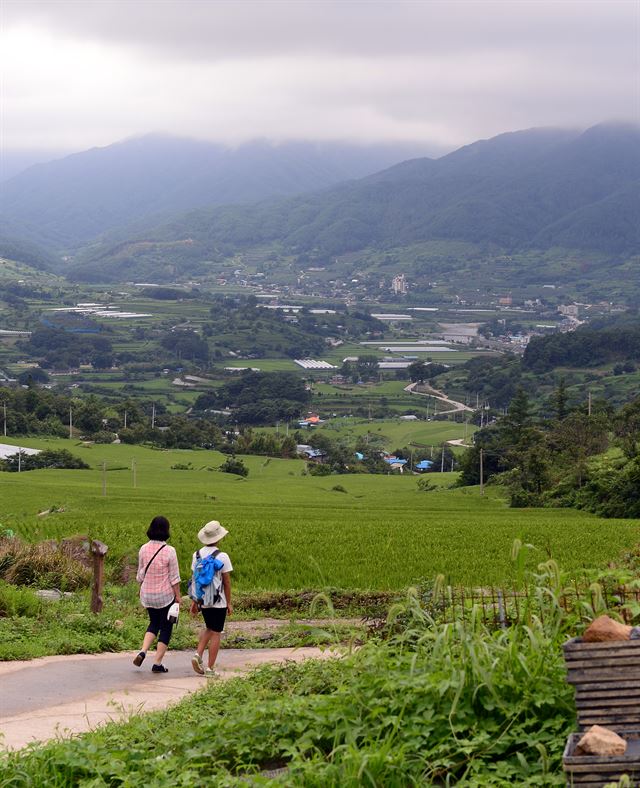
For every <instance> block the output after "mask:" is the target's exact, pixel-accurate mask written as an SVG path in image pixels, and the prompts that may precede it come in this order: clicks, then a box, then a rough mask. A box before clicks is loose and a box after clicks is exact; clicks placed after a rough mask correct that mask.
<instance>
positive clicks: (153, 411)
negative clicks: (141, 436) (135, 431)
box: [151, 402, 156, 430]
mask: <svg viewBox="0 0 640 788" xmlns="http://www.w3.org/2000/svg"><path fill="white" fill-rule="evenodd" d="M155 426H156V403H155V402H154V403H153V405H152V406H151V429H152V430H153V429H155Z"/></svg>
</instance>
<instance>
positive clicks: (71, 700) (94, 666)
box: [0, 648, 332, 749]
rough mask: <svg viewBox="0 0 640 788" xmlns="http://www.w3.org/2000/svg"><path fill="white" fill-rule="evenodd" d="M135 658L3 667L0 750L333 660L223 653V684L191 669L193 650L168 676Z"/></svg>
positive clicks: (172, 655) (269, 652) (270, 652)
mask: <svg viewBox="0 0 640 788" xmlns="http://www.w3.org/2000/svg"><path fill="white" fill-rule="evenodd" d="M136 653H137V652H135V651H131V652H123V653H119V654H87V655H77V656H56V657H43V658H41V659H33V660H27V661H24V662H4V663H0V737H1V738H0V748H9V749H17V748H20V747H24V746H25V745H27V744H29V742H33V741H46V740H48V739H51V738H54V737H63V736H70V735H72V734H74V733H84V732H86V731H89V730H92V729H93V728H95V727H96V726H98V725H101V724H104V723H106V722H111V721H122V720H124V719H126V718H127V717H128V716H129V715H131V714H132V713H136V712H140V711H153V710H154V709H160V708H164V707H166V706H167V705H169V704H170V703H175V702H176V701H179V700H180V699H181V698H183V697H184V696H185V695H188V694H189V693H190V692H194V691H196V690H198V689H200V688H202V687H204V686H205V685H206V684H207V682H208V681H220V680H224V679H226V678H231V677H233V676H238V675H242V674H243V673H246V672H247V671H249V670H251V668H254V667H256V666H257V665H263V664H265V663H274V662H285V661H288V660H292V661H295V662H300V661H301V660H303V659H308V658H316V659H317V658H322V657H328V656H332V653H331V652H330V651H321V650H320V649H318V648H296V649H293V648H271V649H269V648H265V649H221V651H220V654H219V656H218V662H217V665H216V670H217V671H218V673H219V678H216V679H206V678H205V677H204V676H199V675H198V674H196V673H195V672H194V671H193V668H192V667H191V656H192V654H193V651H171V650H169V651H168V652H167V656H166V657H165V660H164V664H165V666H166V667H167V668H168V669H169V672H168V673H164V674H161V673H152V672H151V665H152V664H153V653H151V654H149V656H148V657H147V659H146V661H145V662H144V663H143V665H142V667H140V668H136V667H135V665H133V663H132V660H133V658H134V656H135V655H136Z"/></svg>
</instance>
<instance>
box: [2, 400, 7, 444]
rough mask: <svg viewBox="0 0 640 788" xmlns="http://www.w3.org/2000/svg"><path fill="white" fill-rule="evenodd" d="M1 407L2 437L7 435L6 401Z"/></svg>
mask: <svg viewBox="0 0 640 788" xmlns="http://www.w3.org/2000/svg"><path fill="white" fill-rule="evenodd" d="M2 409H3V411H4V437H5V438H6V437H7V403H6V402H5V403H3V406H2Z"/></svg>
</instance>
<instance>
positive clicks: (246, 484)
mask: <svg viewBox="0 0 640 788" xmlns="http://www.w3.org/2000/svg"><path fill="white" fill-rule="evenodd" d="M10 442H12V443H17V442H16V441H10ZM21 445H23V446H32V447H41V448H42V447H45V446H49V447H54V446H57V447H60V448H63V447H64V448H69V449H71V450H72V451H73V453H74V454H76V455H78V456H81V457H82V458H83V459H84V460H85V461H87V462H88V463H90V464H91V466H92V469H91V470H85V471H64V470H60V471H57V470H44V471H31V472H28V473H21V474H17V473H12V474H9V473H0V523H2V524H3V525H4V526H5V527H8V528H12V529H13V530H14V531H16V533H17V534H19V535H20V536H23V537H25V538H27V539H30V540H42V539H47V538H60V537H63V536H70V535H74V534H88V535H90V536H91V537H93V538H99V539H102V540H103V541H105V542H106V543H107V544H108V545H109V546H110V553H111V556H112V557H118V556H122V555H123V554H132V555H135V552H136V551H137V548H138V546H139V545H140V544H141V543H142V542H143V541H144V539H145V537H144V531H145V529H146V526H147V524H148V522H149V520H150V519H151V518H152V517H153V516H155V515H157V514H163V515H166V516H167V517H169V519H170V520H171V522H172V526H173V534H172V543H173V544H174V545H175V546H176V548H177V550H178V554H179V557H180V560H181V565H182V568H183V576H186V575H187V568H188V560H189V557H190V555H191V552H192V551H193V550H194V549H195V547H196V546H197V545H196V540H195V536H196V533H197V531H198V528H199V527H200V526H201V525H202V524H203V523H204V522H205V521H207V520H209V519H212V518H216V519H219V520H221V521H222V522H223V524H224V525H226V526H227V527H228V528H229V530H230V535H229V536H228V537H227V539H226V540H225V547H226V548H227V550H228V551H229V552H230V554H231V556H232V559H233V562H234V565H235V573H234V580H235V581H236V584H237V587H238V588H239V589H240V590H243V591H253V590H278V589H302V588H324V587H336V588H338V587H341V588H353V589H356V588H357V589H399V588H402V587H406V586H408V585H410V584H412V583H415V582H417V581H419V580H421V579H426V578H432V577H434V576H435V575H436V574H438V573H443V574H445V575H446V576H447V578H448V580H449V582H451V583H454V584H465V585H480V584H489V583H499V582H508V579H509V577H510V575H511V571H512V567H511V563H510V551H511V545H512V543H513V540H514V539H515V538H520V539H521V540H522V541H523V542H528V543H531V544H533V545H534V546H535V548H536V549H535V550H534V551H531V553H530V555H531V558H530V560H531V563H532V564H533V565H535V564H536V563H537V562H538V561H542V560H545V559H546V558H547V557H549V556H550V555H551V556H553V557H554V558H556V559H557V560H558V561H559V563H560V565H561V566H562V567H563V568H565V569H567V570H575V571H578V570H580V568H581V567H598V566H604V565H606V564H607V563H608V562H609V561H611V560H615V559H616V558H618V557H619V556H620V555H621V554H622V553H623V552H624V551H625V550H628V549H629V548H631V547H632V546H633V545H634V544H636V543H637V542H638V541H639V540H640V522H639V521H637V520H636V521H633V520H601V519H598V518H597V517H595V516H593V515H589V514H586V513H583V512H578V511H573V510H551V509H529V510H513V509H509V508H508V506H507V505H506V503H505V501H504V500H503V499H502V498H501V496H500V494H499V492H498V491H497V490H496V489H494V488H491V487H489V488H488V489H487V495H486V496H484V497H481V496H480V494H479V491H478V490H477V489H475V488H473V489H457V490H449V489H444V488H443V489H442V490H441V491H440V490H438V491H435V492H427V493H424V492H418V490H417V485H416V479H415V477H412V476H408V475H405V476H404V477H400V476H369V475H344V476H329V477H312V476H307V475H303V474H304V468H305V466H304V463H303V462H302V461H299V460H276V459H272V460H269V459H266V458H263V457H247V458H245V462H246V464H247V466H248V467H249V468H250V474H249V477H248V478H247V479H241V478H239V477H236V476H233V475H230V474H224V473H220V472H218V471H217V470H215V468H216V467H217V466H218V465H219V464H220V462H221V461H222V459H223V456H222V455H220V454H218V453H216V452H207V451H159V450H152V449H148V448H144V447H139V446H124V445H121V446H117V445H107V446H102V445H100V446H98V445H97V446H82V445H80V444H77V443H75V442H73V441H65V440H56V439H52V440H49V441H45V440H43V439H31V440H29V439H24V440H22V441H21ZM134 458H135V460H136V466H137V487H136V488H135V489H134V488H133V484H132V472H131V470H130V465H131V460H132V459H134ZM103 461H105V462H106V463H107V468H108V470H107V472H106V479H107V495H106V497H104V496H103V495H102V471H101V469H100V466H101V463H102V462H103ZM187 463H191V464H192V466H193V468H194V470H175V469H172V468H171V466H172V465H176V464H187ZM212 469H213V470H212ZM431 478H432V479H433V480H434V481H436V482H440V483H442V484H450V483H451V482H452V481H453V475H451V474H434V475H432V477H431ZM336 485H340V486H342V487H343V488H344V490H345V491H346V492H343V491H340V490H336V489H333V488H334V487H335V486H336ZM53 506H55V507H57V508H61V509H64V511H61V512H58V513H53V514H47V515H44V516H38V513H39V512H42V511H44V510H48V509H50V508H51V507H53Z"/></svg>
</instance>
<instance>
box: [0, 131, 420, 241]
mask: <svg viewBox="0 0 640 788" xmlns="http://www.w3.org/2000/svg"><path fill="white" fill-rule="evenodd" d="M425 152H426V149H425V147H422V146H417V145H405V144H401V143H400V144H389V145H387V144H379V145H357V144H349V143H332V142H326V143H324V142H323V143H319V142H318V143H315V142H285V143H282V144H273V143H270V142H267V141H255V142H250V143H246V144H244V145H240V146H239V147H236V148H230V147H225V146H223V145H220V144H214V143H211V142H203V141H197V140H191V139H181V138H175V137H167V136H162V135H148V136H145V137H140V138H136V139H130V140H125V141H123V142H119V143H116V144H114V145H109V146H108V147H105V148H93V149H91V150H88V151H84V152H82V153H76V154H73V155H71V156H66V157H65V158H62V159H59V160H56V161H51V162H48V163H46V164H38V165H36V166H33V167H30V168H29V169H27V170H26V171H24V172H22V173H20V174H18V175H16V176H15V177H13V178H10V179H9V180H7V181H5V182H4V183H2V185H1V186H0V235H2V236H9V237H12V238H14V239H16V238H22V239H26V240H29V241H32V242H36V243H39V244H46V245H48V246H50V247H51V248H53V249H57V250H61V249H68V248H72V247H74V246H77V245H78V244H82V243H84V242H86V241H88V240H90V239H92V238H95V237H96V236H98V235H100V234H101V233H104V232H105V231H108V230H112V229H114V228H117V227H120V226H122V225H125V224H129V223H131V222H133V221H136V220H138V219H141V218H143V217H144V218H149V217H156V218H155V221H156V222H158V221H160V219H161V218H162V217H169V216H172V215H175V214H176V213H178V212H184V211H187V210H190V209H193V208H202V207H205V206H214V205H226V204H238V203H248V202H257V201H259V200H262V199H264V198H266V197H269V196H282V195H292V194H297V193H300V192H305V191H312V190H316V189H322V188H324V187H327V186H331V185H333V184H336V183H338V182H340V181H344V180H348V179H351V178H360V177H362V176H363V175H368V174H370V173H373V172H376V171H377V170H380V169H382V168H383V167H388V166H389V165H390V164H394V163H396V162H398V161H402V160H403V159H406V158H408V157H409V156H415V155H416V154H420V155H422V154H424V153H425Z"/></svg>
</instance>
